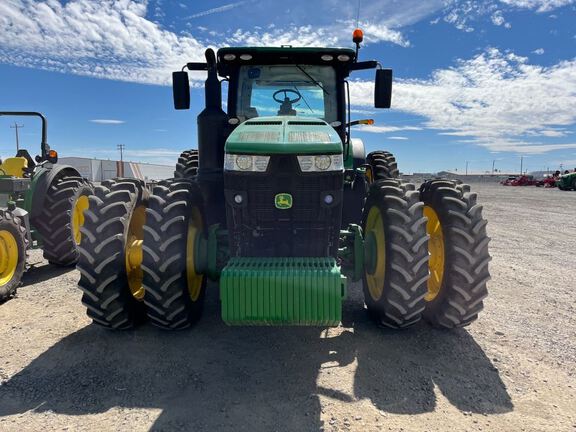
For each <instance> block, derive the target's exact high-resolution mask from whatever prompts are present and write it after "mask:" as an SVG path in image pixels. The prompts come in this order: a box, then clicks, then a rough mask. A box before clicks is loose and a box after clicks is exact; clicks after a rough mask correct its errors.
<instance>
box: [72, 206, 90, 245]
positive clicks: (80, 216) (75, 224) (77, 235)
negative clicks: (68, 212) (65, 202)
mask: <svg viewBox="0 0 576 432" xmlns="http://www.w3.org/2000/svg"><path fill="white" fill-rule="evenodd" d="M88 206H89V201H88V197H87V196H86V195H82V196H81V197H78V199H77V200H76V202H75V203H74V208H73V209H72V233H73V234H74V240H75V241H76V244H80V241H81V240H82V233H81V232H80V227H82V226H83V225H84V210H86V209H87V208H88Z"/></svg>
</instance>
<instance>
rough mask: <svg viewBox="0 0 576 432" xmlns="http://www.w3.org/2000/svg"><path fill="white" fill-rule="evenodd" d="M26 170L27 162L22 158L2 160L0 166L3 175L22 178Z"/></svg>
mask: <svg viewBox="0 0 576 432" xmlns="http://www.w3.org/2000/svg"><path fill="white" fill-rule="evenodd" d="M27 168H28V161H27V160H26V158H24V157H11V158H7V159H4V161H3V162H2V164H1V165H0V171H1V172H3V173H4V174H3V175H8V176H12V177H19V178H23V177H24V174H25V173H26V170H27Z"/></svg>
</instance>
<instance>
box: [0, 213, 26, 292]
mask: <svg viewBox="0 0 576 432" xmlns="http://www.w3.org/2000/svg"><path fill="white" fill-rule="evenodd" d="M2 231H6V232H7V233H3V234H2V235H4V234H7V235H9V236H11V238H12V239H13V240H14V242H15V246H16V248H15V250H14V249H13V246H14V245H13V244H12V245H10V246H8V245H7V244H6V242H5V240H4V238H3V237H2V238H0V241H1V242H2V245H3V247H2V248H1V249H0V251H4V250H5V249H7V252H8V253H17V254H18V257H17V259H16V265H15V267H13V272H12V271H8V270H7V269H4V267H5V264H6V258H7V257H4V256H0V261H1V262H2V264H1V265H0V268H1V269H2V270H3V273H2V274H0V276H3V278H2V279H4V277H6V280H0V281H1V285H0V301H5V300H7V299H8V298H10V297H11V296H13V295H14V294H16V289H17V288H18V287H19V286H20V282H21V281H22V275H23V274H24V271H25V270H26V250H27V248H28V238H27V237H26V228H25V227H24V226H23V225H22V222H21V221H20V218H18V217H16V216H14V215H13V214H12V213H10V212H9V211H7V210H0V233H2ZM4 270H6V274H4ZM10 273H11V274H10Z"/></svg>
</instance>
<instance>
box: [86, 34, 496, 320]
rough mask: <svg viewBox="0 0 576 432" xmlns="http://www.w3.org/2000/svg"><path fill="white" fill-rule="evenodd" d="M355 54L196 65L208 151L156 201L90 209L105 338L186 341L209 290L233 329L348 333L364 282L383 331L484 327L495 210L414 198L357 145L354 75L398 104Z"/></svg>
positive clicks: (89, 299) (96, 305)
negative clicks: (108, 331)
mask: <svg viewBox="0 0 576 432" xmlns="http://www.w3.org/2000/svg"><path fill="white" fill-rule="evenodd" d="M356 36H358V35H357V34H356ZM355 42H357V43H359V40H358V37H356V40H355ZM357 48H358V46H357ZM357 53H358V49H356V50H353V49H343V48H293V47H290V46H283V47H280V48H244V47H241V48H222V49H220V50H218V52H217V53H215V52H214V51H213V50H212V49H208V50H207V51H206V62H204V63H188V64H186V65H185V67H184V68H187V69H188V70H191V71H206V72H207V79H206V82H205V109H204V110H203V111H202V112H201V113H200V114H199V115H198V150H189V151H186V152H184V153H182V155H181V157H180V158H179V160H178V163H177V165H176V172H175V178H174V179H170V180H165V181H163V182H161V183H159V184H157V185H155V186H153V187H152V189H151V190H148V189H147V188H145V186H144V184H143V183H142V182H139V181H136V180H126V179H118V180H113V181H109V182H105V183H104V184H103V185H102V186H101V187H96V189H95V194H94V195H93V196H91V197H90V206H89V209H88V210H86V212H85V224H84V226H83V227H82V228H81V231H82V233H83V235H84V237H83V241H82V244H81V245H80V249H81V252H82V253H81V255H80V260H79V263H78V269H79V271H80V273H81V279H80V281H79V287H80V289H81V290H82V291H83V292H84V294H83V303H84V305H85V306H86V308H87V313H88V315H89V317H91V318H92V319H93V321H94V322H95V323H98V324H100V325H102V326H105V327H108V328H113V329H128V328H131V327H133V326H134V325H135V324H136V323H139V322H142V321H143V320H145V319H148V320H149V321H151V322H152V323H153V324H155V325H157V326H159V327H161V328H164V329H182V328H186V327H188V326H190V325H192V324H193V323H195V322H196V321H197V320H198V319H199V318H200V315H201V313H202V308H203V302H204V297H205V293H206V289H207V281H208V280H211V281H218V282H219V288H220V304H221V314H222V319H223V321H224V322H225V323H227V324H229V325H307V326H336V325H338V324H339V323H340V322H341V317H342V300H343V299H344V297H345V295H346V289H347V286H350V282H360V284H361V285H362V286H363V290H364V296H365V303H366V306H367V309H368V312H369V314H370V316H371V317H372V318H374V320H375V321H376V322H377V323H378V324H380V325H383V326H387V327H392V328H405V327H408V326H410V325H412V324H414V323H416V322H418V321H419V320H420V319H421V318H422V317H423V318H425V319H426V320H427V321H429V322H430V323H432V324H433V325H436V326H439V327H444V328H454V327H460V326H464V325H467V324H469V323H470V322H472V321H473V320H475V319H476V318H477V316H478V313H479V312H480V310H481V309H482V307H483V304H482V301H483V299H484V298H485V297H486V295H487V290H486V282H487V281H488V279H489V273H488V262H489V261H490V257H489V254H488V242H489V238H488V237H487V235H486V221H485V220H484V219H483V217H482V206H481V205H480V204H478V203H477V200H476V194H474V193H472V192H470V187H469V186H467V185H463V184H459V183H457V182H454V181H448V180H431V181H427V182H425V183H424V184H423V185H421V186H420V188H419V189H416V186H415V185H413V184H410V183H407V182H404V181H402V180H400V179H399V172H398V167H397V163H396V160H395V158H394V156H393V155H392V154H390V153H389V152H386V151H375V152H372V153H369V154H368V155H366V154H365V151H364V145H363V143H362V141H361V140H359V139H354V138H352V137H351V129H352V127H353V126H354V125H355V124H358V123H370V121H351V120H350V99H349V91H348V85H349V84H348V81H347V78H348V76H349V75H350V73H351V72H353V71H359V70H367V69H377V70H376V76H375V91H374V105H375V107H376V108H389V107H390V103H391V91H392V71H391V70H388V69H382V68H381V67H380V64H379V63H378V62H376V61H357ZM184 68H183V69H184ZM220 79H222V80H226V81H227V88H228V94H227V112H224V111H223V109H222V89H221V81H220ZM173 92H174V104H175V108H176V109H188V108H189V106H190V88H189V81H188V74H187V72H186V71H184V70H183V71H181V72H174V74H173Z"/></svg>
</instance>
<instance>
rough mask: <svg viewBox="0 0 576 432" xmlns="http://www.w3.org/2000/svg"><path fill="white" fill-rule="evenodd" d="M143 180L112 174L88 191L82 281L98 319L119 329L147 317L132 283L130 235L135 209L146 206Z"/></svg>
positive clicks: (88, 305)
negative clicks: (129, 273)
mask: <svg viewBox="0 0 576 432" xmlns="http://www.w3.org/2000/svg"><path fill="white" fill-rule="evenodd" d="M147 196H148V191H147V190H146V189H145V186H144V182H142V181H140V180H135V179H114V180H108V181H105V182H103V183H102V186H98V187H96V188H95V190H94V195H91V196H90V197H89V200H90V207H89V209H88V210H86V211H85V213H84V215H85V221H84V226H83V227H82V228H81V230H82V234H83V239H82V243H81V244H80V247H79V251H80V259H79V261H78V265H77V269H78V270H79V272H80V281H79V282H78V287H79V288H80V289H81V290H82V291H83V293H84V295H83V296H82V303H83V304H84V305H85V306H86V312H87V314H88V316H89V317H90V318H92V320H93V321H94V323H96V324H99V325H101V326H103V327H107V328H112V329H116V330H125V329H130V328H132V327H133V326H134V325H135V324H137V323H139V322H141V321H142V319H143V318H145V309H144V303H143V302H142V301H139V300H138V299H136V298H135V296H134V295H133V294H132V292H131V291H130V288H129V284H128V276H127V273H126V241H127V236H128V231H129V226H130V222H131V219H132V216H133V215H134V214H135V211H136V209H140V210H138V211H142V213H143V209H141V207H142V206H146V202H147Z"/></svg>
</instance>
